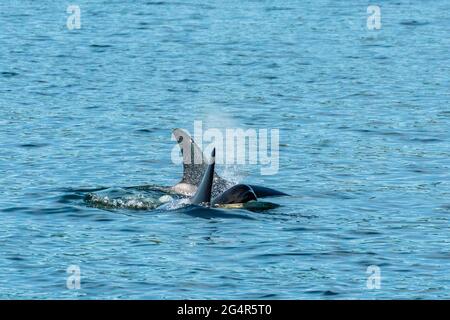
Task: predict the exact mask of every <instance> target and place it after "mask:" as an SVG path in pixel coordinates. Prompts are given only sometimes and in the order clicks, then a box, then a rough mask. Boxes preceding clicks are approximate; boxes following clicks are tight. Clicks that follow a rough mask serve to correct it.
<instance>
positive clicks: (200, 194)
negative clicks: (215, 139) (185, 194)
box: [191, 149, 216, 204]
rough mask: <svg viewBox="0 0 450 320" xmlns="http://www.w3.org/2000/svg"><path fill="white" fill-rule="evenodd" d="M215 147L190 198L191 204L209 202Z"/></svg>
mask: <svg viewBox="0 0 450 320" xmlns="http://www.w3.org/2000/svg"><path fill="white" fill-rule="evenodd" d="M215 157H216V149H213V151H212V153H211V160H210V163H209V165H208V168H206V171H205V174H204V175H203V178H202V181H201V182H200V185H199V186H198V188H197V192H196V193H195V195H194V196H193V197H192V199H191V203H192V204H202V203H205V204H209V203H210V202H211V193H212V186H213V180H214V166H215V162H216V159H215Z"/></svg>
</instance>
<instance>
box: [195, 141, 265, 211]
mask: <svg viewBox="0 0 450 320" xmlns="http://www.w3.org/2000/svg"><path fill="white" fill-rule="evenodd" d="M215 156H216V149H213V151H212V153H211V159H210V161H209V164H208V165H207V168H206V170H205V173H204V174H203V177H202V179H201V182H200V184H199V186H198V188H197V191H196V192H195V194H194V196H193V197H192V198H191V199H190V203H191V204H195V205H207V206H211V207H214V206H219V205H226V204H238V203H239V204H244V203H247V202H249V201H252V200H254V201H256V200H257V196H256V194H255V192H254V191H253V189H252V188H251V186H249V185H245V184H237V185H235V186H232V187H231V188H229V189H227V190H225V191H224V192H222V193H221V194H219V195H218V196H217V197H215V198H214V199H211V198H212V190H213V184H214V176H215V172H214V168H215V162H216V161H215Z"/></svg>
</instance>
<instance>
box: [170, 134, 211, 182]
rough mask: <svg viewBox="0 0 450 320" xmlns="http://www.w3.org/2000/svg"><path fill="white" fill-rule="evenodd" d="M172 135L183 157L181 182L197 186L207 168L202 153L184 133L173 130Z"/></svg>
mask: <svg viewBox="0 0 450 320" xmlns="http://www.w3.org/2000/svg"><path fill="white" fill-rule="evenodd" d="M172 133H173V135H174V137H175V139H176V141H177V143H178V146H179V147H180V150H181V154H182V155H183V178H182V179H181V182H182V183H188V184H192V185H195V186H198V185H199V184H200V182H201V179H202V177H203V173H204V172H205V170H206V168H207V167H208V164H207V163H206V161H205V160H206V159H205V157H204V155H203V152H202V150H201V149H200V148H199V147H198V145H197V144H196V143H195V142H194V140H193V139H192V138H191V137H190V136H189V134H188V133H187V132H186V131H184V130H182V129H174V130H173V132H172Z"/></svg>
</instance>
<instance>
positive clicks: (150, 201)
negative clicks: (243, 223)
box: [84, 185, 278, 211]
mask: <svg viewBox="0 0 450 320" xmlns="http://www.w3.org/2000/svg"><path fill="white" fill-rule="evenodd" d="M84 201H85V203H86V204H87V205H88V206H90V207H94V208H99V209H104V210H114V209H127V210H146V211H151V210H164V211H172V210H178V209H182V208H185V207H188V206H192V205H191V204H190V201H189V198H187V197H182V196H180V195H178V194H175V193H173V192H171V191H170V188H166V187H161V186H154V185H149V186H135V187H115V188H104V189H100V190H95V191H90V192H88V193H86V194H85V196H84ZM276 207H278V205H276V204H274V203H271V202H261V201H258V202H256V201H252V202H248V203H245V204H228V205H220V206H218V208H224V209H246V210H249V211H264V210H268V209H273V208H276ZM205 209H206V208H205Z"/></svg>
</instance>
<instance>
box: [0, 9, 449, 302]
mask: <svg viewBox="0 0 450 320" xmlns="http://www.w3.org/2000/svg"><path fill="white" fill-rule="evenodd" d="M73 4H74V5H79V7H80V12H81V20H80V21H81V28H80V29H73V30H69V29H68V27H67V25H66V24H67V18H68V16H69V15H70V13H67V11H66V10H67V6H68V3H67V2H66V1H1V2H0V146H1V147H0V218H1V222H0V298H1V299H29V298H31V299H218V298H220V299H433V298H438V299H449V298H450V271H449V270H450V225H449V217H450V179H449V178H450V175H449V172H450V148H449V139H450V133H449V131H450V105H449V101H450V37H449V34H450V23H449V21H450V15H449V12H450V1H447V0H438V1H432V2H428V1H409V0H398V1H378V2H377V4H378V5H379V6H380V8H381V29H379V30H370V29H368V27H367V18H368V16H369V15H370V14H369V13H367V7H368V6H369V5H371V4H372V3H370V2H366V1H356V0H353V1H325V0H314V1H312V0H310V1H294V0H286V1H268V0H264V1H237V0H227V1H199V0H189V1H156V0H155V1H150V0H138V1H123V0H108V1H100V0H95V1H93V0H91V1H87V0H76V1H73ZM195 120H201V121H203V123H204V125H205V127H209V128H227V127H233V128H234V127H239V128H243V129H256V130H259V129H271V128H274V129H279V130H280V163H279V171H278V173H277V174H275V175H268V176H264V175H261V174H260V169H261V166H260V165H247V166H243V167H242V168H239V167H238V168H236V169H227V168H224V167H221V166H219V167H218V170H219V172H220V173H221V174H223V175H224V176H235V177H236V179H238V180H239V181H240V182H244V183H251V184H260V185H263V186H267V187H272V188H275V189H278V190H281V191H284V192H287V193H289V194H290V195H291V196H290V197H280V198H273V199H268V201H270V202H273V203H276V204H279V205H280V206H279V207H277V208H273V209H270V210H257V211H249V210H245V209H221V210H217V214H210V213H211V212H210V211H209V210H207V209H204V210H199V211H195V212H194V211H192V210H193V209H192V208H189V207H188V208H181V209H178V210H160V209H157V208H153V207H152V204H153V202H152V201H153V200H152V199H155V195H153V196H152V192H153V193H155V192H154V191H149V190H147V189H145V188H131V187H133V186H170V185H173V184H175V183H176V182H177V181H179V180H180V177H181V174H182V168H181V165H176V164H174V163H172V161H171V151H172V149H173V148H174V146H175V142H174V141H173V140H171V130H172V129H173V128H177V127H180V128H185V129H187V130H190V131H192V130H193V124H194V121H195ZM92 195H95V196H97V197H100V199H103V200H104V201H103V202H104V203H103V205H100V204H99V203H98V202H97V203H94V204H93V203H92V202H89V201H87V200H86V199H87V197H89V196H92ZM158 196H160V194H157V195H156V198H157V197H158ZM113 200H114V201H113ZM100 202H101V201H100ZM203 212H206V213H205V214H203ZM219 213H220V214H219ZM69 266H77V267H79V270H80V273H81V280H80V286H81V288H80V289H69V288H68V287H67V282H68V280H69V279H70V278H69V277H70V276H71V274H70V273H67V268H68V267H69ZM371 266H372V267H371ZM373 266H375V269H373V268H374V267H373ZM368 268H369V269H368ZM371 270H378V271H379V272H380V274H379V276H380V277H378V278H377V279H378V280H379V282H376V281H375V282H373V281H372V280H373V279H374V278H373V274H372V273H371ZM377 276H378V274H377ZM378 280H377V281H378ZM373 283H375V284H376V286H375V287H374V286H373ZM371 284H372V285H371ZM69 287H70V286H69Z"/></svg>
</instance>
